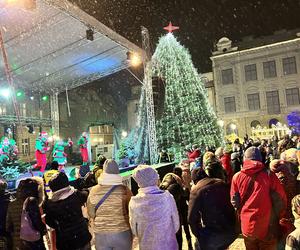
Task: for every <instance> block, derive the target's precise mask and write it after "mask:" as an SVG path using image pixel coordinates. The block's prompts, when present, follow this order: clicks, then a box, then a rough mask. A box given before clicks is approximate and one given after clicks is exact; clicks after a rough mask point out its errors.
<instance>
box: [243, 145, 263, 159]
mask: <svg viewBox="0 0 300 250" xmlns="http://www.w3.org/2000/svg"><path fill="white" fill-rule="evenodd" d="M244 160H254V161H262V157H261V153H260V151H259V149H258V148H257V147H254V146H252V147H250V148H248V149H247V150H246V151H245V153H244Z"/></svg>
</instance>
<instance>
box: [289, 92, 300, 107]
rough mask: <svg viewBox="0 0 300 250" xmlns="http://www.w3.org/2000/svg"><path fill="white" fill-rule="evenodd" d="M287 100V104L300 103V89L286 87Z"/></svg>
mask: <svg viewBox="0 0 300 250" xmlns="http://www.w3.org/2000/svg"><path fill="white" fill-rule="evenodd" d="M286 102H287V105H298V104H299V103H300V102H299V89H298V88H293V89H286Z"/></svg>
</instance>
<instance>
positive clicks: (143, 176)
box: [132, 165, 159, 188]
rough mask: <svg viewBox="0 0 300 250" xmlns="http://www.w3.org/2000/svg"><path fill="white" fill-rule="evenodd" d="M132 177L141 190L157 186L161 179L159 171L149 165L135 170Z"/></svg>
mask: <svg viewBox="0 0 300 250" xmlns="http://www.w3.org/2000/svg"><path fill="white" fill-rule="evenodd" d="M132 176H133V179H134V180H135V181H136V182H137V184H138V185H139V187H140V188H145V187H150V186H156V185H157V181H158V179H159V175H158V173H157V171H156V170H155V169H154V168H152V167H151V166H147V165H140V166H138V167H137V168H135V169H134V170H133V174H132Z"/></svg>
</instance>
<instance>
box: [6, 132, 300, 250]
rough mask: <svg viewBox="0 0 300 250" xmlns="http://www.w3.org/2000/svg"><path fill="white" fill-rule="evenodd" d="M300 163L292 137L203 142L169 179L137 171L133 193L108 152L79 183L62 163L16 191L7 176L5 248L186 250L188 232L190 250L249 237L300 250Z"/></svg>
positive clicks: (213, 249)
mask: <svg viewBox="0 0 300 250" xmlns="http://www.w3.org/2000/svg"><path fill="white" fill-rule="evenodd" d="M299 163H300V143H299V139H298V138H290V137H289V136H285V137H284V138H283V139H282V140H278V139H277V138H273V139H272V140H269V141H267V140H252V139H250V138H247V137H246V138H245V139H244V142H243V143H240V141H239V140H236V141H235V142H234V143H232V144H229V143H228V144H227V145H226V146H225V147H220V148H217V149H214V148H206V149H205V150H200V149H199V147H198V146H197V145H194V146H193V147H192V148H191V149H188V150H187V159H186V160H183V161H181V162H180V163H179V164H178V165H177V166H176V167H175V168H174V169H173V172H172V173H168V174H166V175H165V176H159V174H158V172H157V171H156V170H155V169H154V168H153V167H151V166H147V165H140V166H138V167H136V168H135V169H134V171H133V174H132V177H133V179H134V180H135V181H136V183H137V184H138V186H139V190H138V193H137V194H136V195H135V196H133V194H132V192H131V190H130V189H129V188H128V187H127V186H126V185H124V184H123V182H122V177H121V176H120V172H119V166H118V164H117V163H116V162H115V161H114V160H111V159H106V158H105V157H103V156H100V157H99V160H98V162H97V164H96V166H95V167H94V169H93V170H92V171H91V172H87V173H84V177H83V174H81V175H82V177H83V178H78V179H76V180H75V181H72V182H70V181H69V179H68V177H67V175H66V174H65V173H64V172H61V171H59V170H58V168H59V166H58V163H57V162H53V163H52V165H51V170H49V171H46V172H45V173H44V178H38V177H30V178H27V179H24V180H21V181H20V183H19V185H18V188H17V191H16V194H15V195H14V197H13V196H12V194H10V193H9V192H8V191H7V183H6V182H5V180H3V179H0V239H1V241H0V242H1V243H0V244H2V245H0V248H1V247H2V248H3V249H21V250H23V249H24V250H27V249H28V250H29V249H31V250H44V249H51V250H55V249H57V250H89V249H92V247H95V248H96V249H97V250H99V249H100V250H108V249H111V250H113V249H114V250H130V249H133V245H134V244H133V242H138V247H139V249H141V250H177V249H182V247H183V236H184V237H185V238H186V242H187V245H188V248H189V249H200V250H225V249H228V248H229V246H230V245H231V244H232V243H233V242H234V241H235V239H237V237H239V236H242V237H243V238H244V243H245V247H246V249H247V250H273V249H274V250H275V249H287V250H290V249H291V250H295V249H300V189H299V181H298V174H299ZM192 234H193V235H194V236H195V237H194V238H195V239H196V242H194V240H193V237H192ZM2 248H1V249H2Z"/></svg>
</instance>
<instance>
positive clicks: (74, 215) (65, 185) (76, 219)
mask: <svg viewBox="0 0 300 250" xmlns="http://www.w3.org/2000/svg"><path fill="white" fill-rule="evenodd" d="M49 187H50V189H51V191H52V197H51V199H49V200H46V201H45V204H44V212H45V214H46V217H45V219H46V223H47V225H48V226H49V227H51V228H53V229H54V230H55V232H56V249H57V250H82V249H84V250H88V249H90V248H91V247H90V240H91V238H92V236H91V234H90V233H89V230H88V224H87V221H86V219H85V218H84V217H83V214H82V206H83V205H84V204H85V203H86V201H87V197H88V191H78V190H76V189H74V188H73V187H71V186H69V180H68V177H67V176H66V174H65V173H63V172H60V173H58V174H55V175H53V176H52V177H51V179H50V181H49Z"/></svg>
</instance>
